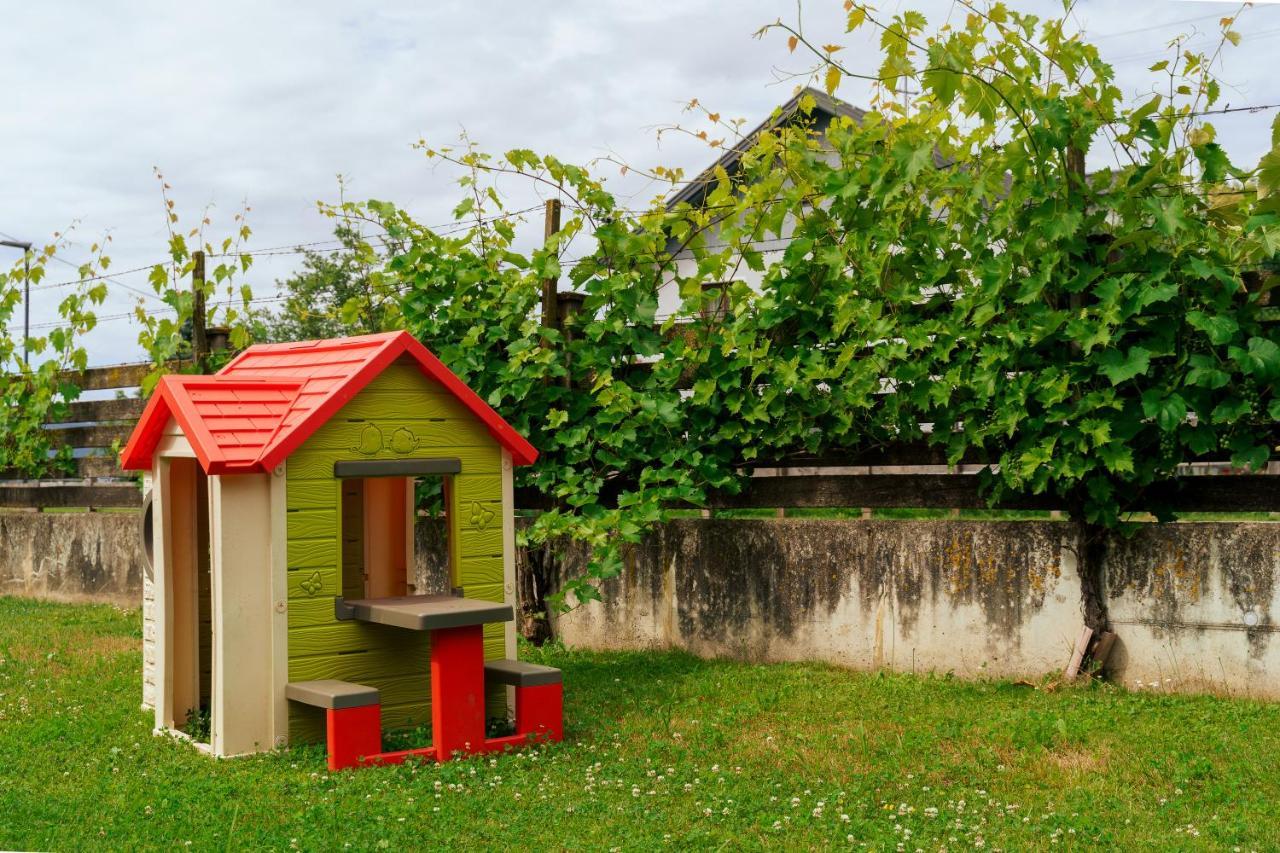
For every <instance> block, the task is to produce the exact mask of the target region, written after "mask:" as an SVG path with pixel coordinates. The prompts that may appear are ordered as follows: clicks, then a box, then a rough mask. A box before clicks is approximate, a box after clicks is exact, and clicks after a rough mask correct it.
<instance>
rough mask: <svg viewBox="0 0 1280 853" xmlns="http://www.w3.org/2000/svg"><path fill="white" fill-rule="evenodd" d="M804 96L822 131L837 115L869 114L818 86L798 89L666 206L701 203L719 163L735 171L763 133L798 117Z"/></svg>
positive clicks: (852, 117)
mask: <svg viewBox="0 0 1280 853" xmlns="http://www.w3.org/2000/svg"><path fill="white" fill-rule="evenodd" d="M805 95H809V96H810V97H812V98H813V100H814V102H815V106H814V109H813V112H812V113H811V115H812V116H813V118H814V129H815V130H817V131H819V132H825V130H826V128H827V125H829V124H830V123H831V120H832V119H833V118H836V117H838V116H844V117H847V118H851V119H853V120H854V121H858V122H860V121H862V117H863V116H865V115H866V114H867V112H866V110H861V109H858V108H857V107H855V106H854V105H853V104H850V103H848V102H846V101H842V100H840V99H839V98H833V97H831V96H830V95H828V94H827V93H826V92H823V91H821V90H819V89H814V88H812V87H807V88H804V89H801V90H800V91H799V92H796V94H795V95H794V96H793V97H792V98H791V100H789V101H787V102H786V103H785V104H783V105H782V106H781V107H779V108H778V109H776V110H774V112H773V114H772V115H771V116H769V118H767V119H765V120H764V121H762V122H761V123H760V124H759V125H758V126H757V127H756V128H755V129H754V130H752V131H751V132H750V133H748V134H747V135H746V136H744V137H742V139H741V140H739V142H738V144H737V145H734V146H733V147H732V148H730V149H728V150H727V151H725V152H724V154H723V155H721V157H720V159H719V160H716V162H714V163H712V164H711V165H710V166H708V167H707V168H706V169H704V170H703V171H702V172H701V174H699V175H698V176H697V177H696V178H694V179H693V180H692V181H689V182H688V183H687V184H685V185H684V186H683V187H681V188H680V189H679V190H677V191H676V192H675V194H674V195H672V196H671V197H670V198H669V199H667V208H668V209H670V208H672V207H675V206H676V205H677V204H680V203H681V202H688V203H689V204H693V205H696V204H698V203H699V202H700V201H701V200H702V199H703V198H705V197H706V196H707V194H708V193H709V192H710V191H711V188H712V185H713V184H714V183H715V171H716V167H717V166H720V167H722V168H723V169H724V170H725V171H726V172H729V173H730V174H732V173H733V171H734V169H735V168H736V167H737V166H738V162H739V161H740V160H741V159H742V155H743V154H745V153H746V152H747V151H749V150H750V149H751V146H752V145H754V144H755V142H756V139H757V138H758V137H759V136H760V134H761V133H763V132H764V131H766V130H770V129H772V128H775V127H780V126H782V125H785V124H787V123H789V122H791V121H793V120H795V118H796V117H797V115H798V114H799V113H800V99H801V98H803V97H804V96H805Z"/></svg>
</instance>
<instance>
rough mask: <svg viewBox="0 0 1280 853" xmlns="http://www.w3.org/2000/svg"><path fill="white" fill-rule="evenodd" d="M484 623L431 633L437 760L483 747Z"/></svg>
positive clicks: (443, 759)
mask: <svg viewBox="0 0 1280 853" xmlns="http://www.w3.org/2000/svg"><path fill="white" fill-rule="evenodd" d="M484 713H485V707H484V626H482V625H467V626H465V627H462V628H439V629H436V630H435V631H432V632H431V727H432V740H433V746H434V747H435V750H436V760H438V761H448V760H449V759H450V758H452V757H453V754H454V753H455V752H463V753H468V752H471V751H473V750H475V751H478V750H480V749H481V748H482V747H483V746H484Z"/></svg>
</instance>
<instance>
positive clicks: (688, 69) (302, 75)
mask: <svg viewBox="0 0 1280 853" xmlns="http://www.w3.org/2000/svg"><path fill="white" fill-rule="evenodd" d="M884 5H885V7H886V8H887V7H888V6H889V4H884ZM901 5H904V6H905V5H918V6H919V7H921V8H923V9H924V10H925V11H926V12H927V13H928V14H929V15H930V18H931V20H934V21H940V20H942V19H944V18H945V17H946V15H947V13H948V11H949V10H950V9H951V8H952V7H951V4H950V3H949V2H943V1H942V0H926V2H921V3H918V4H911V3H910V0H904V2H903V3H902V4H901ZM1019 5H1023V6H1025V5H1027V4H1019ZM1030 5H1031V6H1032V7H1033V8H1035V9H1037V10H1039V11H1041V13H1042V14H1044V15H1053V14H1056V13H1057V10H1058V9H1060V5H1059V4H1058V3H1056V2H1051V0H1044V1H1043V2H1041V0H1037V2H1035V3H1033V4H1030ZM794 8H795V7H794V4H793V3H791V2H765V0H744V2H732V3H731V2H713V0H661V2H658V1H657V0H655V1H654V2H621V3H599V2H590V0H572V2H560V3H555V4H545V3H517V2H477V0H471V2H442V3H430V4H426V3H409V2H402V3H397V4H392V3H384V4H382V5H381V6H379V7H377V8H370V9H364V8H361V7H360V6H358V5H353V4H350V3H338V2H332V1H331V2H312V3H302V2H296V3H266V2H247V0H234V2H219V3H210V2H204V3H186V4H162V3H148V2H141V0H136V2H131V3H113V4H101V3H78V4H72V3H28V4H21V5H18V4H10V7H9V8H7V9H6V11H5V15H4V21H3V25H2V26H3V28H2V29H0V79H2V80H3V81H4V95H3V96H4V99H5V100H4V101H3V102H2V104H0V139H3V140H4V143H3V145H2V146H0V164H2V168H3V175H4V192H3V194H0V231H4V232H6V233H9V234H13V235H15V236H17V237H20V238H23V239H33V240H37V241H38V240H43V239H45V238H46V237H47V235H48V234H49V233H51V232H52V231H54V230H57V229H59V228H62V227H63V226H65V225H66V224H67V223H68V222H69V221H71V220H73V219H80V220H81V226H80V229H79V232H78V235H79V236H78V238H77V239H78V240H80V241H82V243H83V245H81V246H77V247H75V248H74V249H73V250H72V251H70V252H69V257H71V258H72V259H74V260H79V259H81V258H82V257H83V254H84V251H85V248H86V247H87V244H88V242H89V241H91V240H92V239H95V238H96V237H98V236H99V235H100V234H102V233H103V232H105V231H108V230H109V231H110V232H111V233H112V234H113V236H114V247H115V251H114V256H115V260H116V267H117V268H119V269H128V268H131V267H135V266H140V265H142V264H145V263H148V262H151V261H153V260H155V259H157V258H159V257H161V256H162V255H163V250H164V244H163V239H164V233H165V227H164V222H163V215H162V210H161V206H160V201H159V195H158V190H157V187H156V185H155V182H154V180H153V179H152V177H151V167H152V166H153V165H159V166H160V167H161V168H162V169H163V170H164V171H165V173H166V175H167V176H168V178H169V179H170V182H171V183H172V184H173V185H174V194H175V196H176V198H177V199H178V201H179V209H180V210H181V212H182V214H183V216H184V218H185V220H186V221H187V222H188V223H191V222H194V220H195V219H196V217H197V216H198V215H199V212H200V210H201V209H202V208H203V207H204V205H205V204H206V203H209V202H212V203H213V204H215V205H216V207H215V212H214V218H215V222H216V223H217V224H220V225H223V226H224V227H225V226H226V225H228V223H229V220H230V218H231V216H232V214H233V213H234V212H235V210H236V209H237V208H238V206H239V203H240V201H241V199H247V200H248V201H249V203H250V205H251V206H252V208H253V212H252V214H251V217H250V222H251V225H252V226H253V228H254V232H255V234H254V238H253V240H252V243H251V246H254V247H259V248H262V247H268V246H278V245H282V244H288V243H292V242H307V241H312V240H324V239H327V238H328V237H330V236H331V234H330V230H329V227H330V223H329V222H328V221H326V220H324V219H323V218H321V217H320V216H319V215H318V214H317V213H316V212H315V201H316V200H317V199H321V198H324V199H332V198H333V197H334V194H335V191H336V184H335V181H334V175H335V174H337V173H339V172H341V173H343V174H345V175H348V176H349V177H350V179H351V183H350V190H351V194H352V195H353V196H354V197H358V198H364V197H377V198H386V199H390V200H393V201H396V202H398V203H400V204H402V205H404V206H406V207H408V208H410V209H411V210H412V211H414V212H415V213H416V214H417V215H419V216H420V217H421V218H422V219H423V220H424V221H427V222H442V221H446V220H447V219H448V218H449V210H450V209H451V208H452V206H453V203H454V201H455V195H456V189H457V188H456V187H455V186H454V185H453V183H452V181H453V178H454V175H453V173H452V172H450V171H449V170H447V169H433V168H431V166H430V165H429V164H427V163H426V162H425V161H424V160H423V159H422V157H421V155H420V154H418V153H417V152H414V151H412V150H411V148H410V145H411V143H413V142H414V141H416V140H417V139H418V138H419V137H422V136H425V137H426V138H427V139H429V140H430V141H432V142H434V143H447V142H448V141H450V140H452V139H453V138H454V137H456V135H457V133H458V131H459V129H460V128H462V127H465V128H466V129H467V130H468V132H469V133H470V134H471V136H472V137H473V138H475V139H476V140H477V141H479V142H480V143H481V144H482V145H483V146H485V147H486V148H488V149H491V150H505V149H507V148H510V147H516V146H520V147H529V148H533V149H535V150H542V151H548V152H553V153H555V154H557V155H558V156H561V157H563V158H565V159H569V160H574V161H586V160H589V159H591V158H593V157H596V156H599V155H601V154H603V153H606V152H607V151H616V152H617V153H618V154H619V155H620V156H622V157H623V158H625V159H628V160H631V161H633V162H635V163H637V164H641V165H648V164H653V163H656V162H663V163H667V164H671V165H682V166H684V167H685V168H686V170H687V171H689V172H693V171H696V170H698V169H699V168H701V167H702V166H703V165H705V164H706V163H707V162H708V161H709V160H710V154H709V152H708V151H707V149H706V148H705V147H701V146H700V145H696V144H693V143H690V142H689V141H687V140H680V139H676V138H674V137H668V138H667V139H666V140H664V142H663V145H662V148H661V149H659V148H657V147H656V145H655V142H654V137H653V133H652V128H653V127H655V126H657V125H660V124H663V123H667V122H670V121H673V120H679V119H680V118H681V113H680V107H681V104H682V103H683V102H684V101H686V100H687V99H689V98H690V97H697V98H699V99H700V100H701V101H702V102H704V103H706V104H708V105H711V106H713V107H714V108H716V109H719V110H720V111H721V112H722V113H724V114H725V115H727V116H742V117H744V118H746V119H747V120H748V122H750V123H754V122H755V121H757V120H759V119H760V118H762V117H764V116H765V115H767V114H768V112H769V111H770V110H771V109H772V107H773V106H774V105H776V104H778V103H780V102H781V101H783V100H785V99H786V98H787V97H789V96H790V94H791V84H788V83H784V84H776V83H775V82H774V79H773V76H772V74H771V68H772V67H773V66H775V65H776V66H780V67H782V68H796V67H799V66H801V65H802V64H803V63H802V62H801V61H800V60H799V59H798V58H796V57H791V56H789V55H788V54H787V51H786V48H785V44H784V42H783V39H782V38H780V37H771V38H766V39H764V40H763V41H757V40H753V39H752V38H751V35H750V34H751V33H752V32H753V31H754V30H756V29H757V28H758V27H759V26H760V25H761V24H763V23H766V22H768V21H771V20H774V19H776V18H778V17H780V16H781V17H783V18H789V17H790V16H792V15H793V14H794ZM1226 11H1228V10H1227V7H1225V6H1223V5H1222V4H1218V3H1210V2H1193V3H1183V2H1177V3H1174V2H1160V0H1135V1H1134V2H1125V3H1119V2H1100V1H1099V0H1094V2H1082V3H1080V4H1078V5H1077V7H1076V11H1075V16H1076V18H1077V20H1078V21H1079V22H1080V23H1081V25H1083V26H1086V27H1087V29H1088V31H1089V32H1090V33H1093V34H1095V35H1097V36H1099V37H1101V40H1100V41H1099V44H1100V46H1101V47H1102V48H1103V50H1104V52H1105V54H1106V56H1107V57H1108V58H1109V59H1111V60H1113V61H1114V62H1116V65H1117V69H1118V70H1119V72H1120V81H1121V83H1122V85H1123V87H1124V89H1125V91H1126V93H1127V94H1137V92H1138V91H1139V90H1140V87H1141V81H1142V80H1143V79H1144V78H1143V74H1144V73H1145V72H1144V69H1145V67H1146V66H1147V65H1149V64H1151V62H1153V61H1155V55H1154V54H1155V53H1156V52H1157V51H1158V50H1160V49H1161V48H1162V47H1163V44H1164V42H1165V41H1166V40H1167V39H1168V37H1169V36H1171V35H1173V34H1175V33H1177V32H1180V31H1184V30H1190V29H1192V28H1197V29H1198V30H1199V31H1200V32H1201V33H1205V35H1201V36H1198V37H1197V38H1198V40H1199V41H1200V42H1205V43H1207V42H1208V40H1209V38H1210V36H1209V35H1208V34H1211V33H1212V32H1214V30H1215V27H1216V24H1215V20H1214V19H1215V18H1216V17H1217V16H1218V15H1220V14H1223V13H1225V12H1226ZM956 14H959V13H956ZM1170 22H1185V23H1176V24H1174V23H1170ZM839 24H840V9H839V4H838V3H836V2H810V3H809V4H808V5H807V8H806V27H807V29H808V31H809V32H811V33H814V34H821V36H822V39H821V40H822V41H827V40H834V41H843V42H845V43H847V44H849V45H850V47H849V49H848V50H847V51H846V52H845V53H844V54H843V56H845V57H846V58H847V61H850V62H852V63H853V64H854V65H858V66H863V67H870V65H871V63H872V53H871V51H870V44H871V42H870V41H869V39H868V37H864V36H859V37H857V38H841V28H840V26H839ZM1240 29H1241V30H1242V31H1243V33H1244V35H1245V40H1244V43H1243V44H1242V46H1241V47H1240V48H1238V49H1236V50H1234V51H1231V52H1230V53H1229V54H1228V56H1227V59H1226V61H1225V63H1224V76H1225V77H1226V79H1227V81H1228V82H1229V83H1231V84H1232V85H1233V86H1234V87H1235V88H1234V89H1229V90H1228V92H1227V94H1226V95H1225V96H1224V100H1227V101H1230V102H1232V103H1234V104H1256V103H1275V102H1280V81H1277V79H1276V75H1274V74H1272V73H1270V71H1269V69H1270V68H1272V67H1274V63H1273V62H1271V61H1270V60H1271V58H1272V57H1271V54H1272V53H1274V51H1275V49H1276V48H1277V46H1280V10H1275V9H1271V8H1256V9H1254V10H1251V11H1250V12H1248V13H1246V18H1245V20H1244V21H1243V22H1242V24H1241V26H1240ZM1108 33H1122V34H1121V35H1116V36H1110V37H1108V36H1107V34H1108ZM1251 34H1256V37H1252V36H1251ZM828 36H830V37H829V38H828ZM840 94H841V95H842V96H843V97H845V98H846V99H848V100H851V101H854V102H859V101H864V100H865V98H866V90H865V89H864V88H862V87H860V86H858V85H852V84H851V85H849V86H847V87H846V88H845V89H843V90H842V91H841V93H840ZM1272 115H1273V113H1270V112H1269V113H1264V114H1248V113H1245V114H1237V115H1232V116H1225V117H1222V118H1221V119H1220V120H1219V121H1218V122H1217V124H1218V127H1219V135H1220V139H1221V140H1222V141H1223V142H1224V144H1225V145H1226V147H1227V149H1228V151H1229V152H1230V153H1231V154H1232V155H1233V156H1235V157H1236V158H1237V160H1239V161H1241V162H1247V161H1249V160H1250V159H1251V158H1256V157H1257V156H1258V154H1259V153H1260V152H1261V151H1262V150H1263V148H1264V144H1265V141H1266V139H1267V133H1266V127H1267V125H1268V123H1269V122H1270V119H1271V116H1272ZM611 183H614V184H617V186H618V188H619V189H620V191H622V192H624V193H628V194H629V193H638V194H639V196H640V197H641V198H646V197H647V196H648V195H650V194H652V193H653V192H655V191H656V190H657V188H656V187H652V186H647V185H645V184H644V183H643V182H639V181H636V180H634V179H632V180H624V179H620V178H615V179H612V180H611ZM509 186H510V187H511V188H512V190H513V191H519V192H522V193H526V194H527V192H528V190H527V188H520V187H518V185H516V184H509ZM530 198H531V197H530ZM0 262H7V261H6V260H5V259H2V258H0ZM294 263H296V258H295V257H293V256H283V257H277V258H268V259H264V260H263V262H262V263H260V264H259V266H257V267H256V268H255V270H254V271H253V273H252V274H251V276H250V279H249V280H250V281H251V282H252V283H253V284H254V285H255V289H256V290H257V291H258V292H259V293H260V294H263V293H267V292H269V291H271V289H272V281H273V280H274V278H276V277H278V276H282V275H284V274H286V273H287V272H288V270H289V269H290V268H291V267H292V265H293V264H294ZM55 269H60V270H64V271H65V272H66V273H67V274H68V277H70V276H71V273H72V271H71V270H70V269H67V268H55ZM125 280H127V281H129V282H132V283H135V284H137V285H138V286H143V287H145V275H135V276H128V277H126V279H125ZM132 300H133V297H132V296H131V294H129V293H128V292H127V291H123V290H120V289H118V288H117V289H116V291H115V292H113V295H112V297H111V301H110V303H109V305H108V306H107V307H106V308H104V309H103V311H102V312H101V313H103V314H114V313H118V312H121V311H123V310H127V309H128V308H129V306H130V305H131V303H132ZM54 305H55V302H54V299H53V298H52V296H51V295H50V294H47V293H46V294H41V295H39V296H38V298H37V299H36V300H35V301H34V302H33V322H40V321H41V320H47V319H50V318H51V317H52V316H53V311H54ZM135 336H136V329H135V328H133V327H132V326H131V324H130V323H129V322H113V323H107V324H104V325H103V326H102V327H101V328H100V329H99V330H98V331H96V332H95V333H94V334H93V336H92V339H91V353H92V358H93V360H94V361H95V362H99V363H104V362H114V361H125V360H132V359H136V358H138V357H140V356H141V353H140V352H139V351H138V349H137V347H136V345H135V344H134V339H135Z"/></svg>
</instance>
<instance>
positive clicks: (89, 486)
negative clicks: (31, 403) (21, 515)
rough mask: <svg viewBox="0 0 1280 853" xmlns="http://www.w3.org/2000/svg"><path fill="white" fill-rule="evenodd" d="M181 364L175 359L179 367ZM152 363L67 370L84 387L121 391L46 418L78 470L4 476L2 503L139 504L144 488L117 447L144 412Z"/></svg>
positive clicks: (29, 506)
mask: <svg viewBox="0 0 1280 853" xmlns="http://www.w3.org/2000/svg"><path fill="white" fill-rule="evenodd" d="M177 366H178V365H175V367H177ZM150 372H151V364H150V363H143V364H116V365H111V366H108V367H94V368H90V369H89V370H86V371H83V372H80V371H75V372H69V373H65V374H63V375H62V377H61V378H62V380H63V381H64V382H67V383H69V384H71V385H75V386H76V387H77V388H79V389H80V390H81V391H88V392H103V391H115V392H116V395H117V396H116V397H114V398H104V399H100V400H77V401H75V402H73V403H70V404H69V405H68V406H67V413H66V415H65V416H64V417H62V418H61V419H60V420H58V421H56V422H50V423H46V424H45V428H46V429H47V430H49V433H50V438H51V439H52V440H53V443H54V444H55V446H58V447H70V448H71V450H72V452H73V453H74V454H75V471H74V472H73V473H69V474H67V475H66V476H65V477H61V478H47V479H43V480H27V479H23V478H21V477H20V476H19V475H17V474H15V473H14V472H7V473H5V474H4V475H3V476H4V479H0V507H3V508H10V509H12V508H24V509H58V508H64V507H87V508H94V509H96V508H117V507H139V506H141V505H142V494H141V491H140V489H139V488H138V485H137V482H136V480H135V478H134V477H133V475H131V474H126V473H125V472H123V471H121V470H120V467H119V462H118V459H117V455H116V447H117V446H123V445H124V443H125V442H126V441H128V439H129V434H130V433H131V432H132V431H133V426H134V424H135V423H137V421H138V418H139V416H141V414H142V408H143V405H144V401H143V400H142V398H141V397H140V396H139V394H138V387H139V385H141V383H142V380H143V378H144V377H146V375H147V374H148V373H150Z"/></svg>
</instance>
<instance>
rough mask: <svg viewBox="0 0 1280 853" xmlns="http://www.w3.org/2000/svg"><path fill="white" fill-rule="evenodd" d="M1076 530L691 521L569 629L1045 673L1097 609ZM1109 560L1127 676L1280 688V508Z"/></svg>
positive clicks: (1163, 532)
mask: <svg viewBox="0 0 1280 853" xmlns="http://www.w3.org/2000/svg"><path fill="white" fill-rule="evenodd" d="M1076 544H1077V543H1076V538H1075V532H1074V528H1073V527H1072V526H1071V525H1068V524H1065V523H1055V522H1043V523H1040V522H969V521H954V522H952V521H920V522H908V521H818V520H772V519H770V520H758V521H757V520H752V521H743V520H733V521H728V520H711V519H706V520H698V519H689V520H681V521H677V522H673V523H671V524H669V525H667V526H666V527H665V528H664V529H662V530H660V531H659V532H657V533H656V534H655V535H653V536H652V537H650V539H649V540H648V541H647V542H646V543H645V544H644V546H643V547H640V548H638V549H636V551H635V552H634V553H633V554H632V555H631V558H630V560H629V562H628V565H627V567H626V570H625V571H624V572H623V574H622V575H621V576H620V577H618V578H616V579H613V580H611V581H609V582H608V583H607V584H606V585H605V589H604V596H603V597H604V600H603V602H596V603H592V604H590V605H588V606H586V607H583V608H580V609H578V610H576V611H574V612H572V613H570V614H567V615H564V616H561V617H559V618H558V619H557V625H556V630H557V633H558V634H559V635H560V636H561V637H562V638H563V639H564V640H565V642H566V643H569V644H570V645H578V646H585V647H589V648H602V649H604V648H613V649H618V648H680V649H686V650H688V651H690V652H693V653H694V654H698V655H704V656H727V657H735V658H740V659H743V660H756V661H778V660H823V661H828V662H831V663H835V664H838V665H841V666H848V667H852V668H856V669H873V668H880V667H888V668H891V669H896V670H901V671H916V672H925V671H932V672H954V673H956V674H957V675H962V676H979V675H982V676H996V677H1009V678H1016V677H1036V676H1039V675H1043V674H1044V673H1048V672H1055V671H1060V670H1062V669H1063V667H1065V666H1066V664H1067V662H1068V660H1069V659H1070V655H1071V649H1072V646H1073V644H1074V642H1075V639H1076V636H1077V635H1078V634H1079V632H1080V629H1081V627H1082V625H1083V617H1082V613H1083V610H1082V607H1081V594H1080V583H1079V579H1078V576H1077V573H1076V557H1075V554H1076ZM581 561H582V555H581V554H579V555H576V556H574V557H571V558H570V559H569V560H567V561H566V566H565V572H566V573H567V574H568V573H573V572H575V571H577V570H578V569H579V567H580V566H581V564H582V563H581ZM1105 571H1106V575H1107V578H1108V582H1107V597H1108V600H1109V604H1110V612H1111V615H1112V619H1113V622H1114V628H1115V630H1116V633H1117V634H1118V635H1119V644H1118V648H1117V650H1116V651H1115V652H1114V654H1113V658H1112V666H1113V674H1114V676H1115V677H1116V678H1118V679H1120V680H1122V681H1123V682H1125V683H1127V684H1130V685H1139V684H1140V685H1141V686H1142V687H1144V688H1152V687H1159V688H1161V689H1177V690H1206V689H1208V690H1215V691H1225V692H1231V693H1239V694H1251V695H1258V696H1267V697H1272V698H1280V643H1275V642H1272V636H1273V634H1274V632H1275V631H1276V630H1280V629H1277V628H1276V627H1275V624H1274V623H1275V622H1276V619H1275V617H1276V616H1280V601H1277V598H1276V595H1277V590H1276V588H1275V587H1276V585H1275V583H1274V579H1275V577H1276V575H1277V572H1278V571H1280V524H1266V523H1257V524H1177V525H1171V526H1166V527H1163V528H1157V527H1154V526H1153V527H1150V528H1143V529H1142V530H1141V531H1140V533H1139V534H1138V535H1137V536H1135V537H1134V538H1132V539H1128V540H1126V539H1122V538H1119V537H1117V538H1116V539H1115V540H1113V541H1112V542H1111V543H1109V547H1108V554H1107V558H1106V563H1105Z"/></svg>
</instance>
